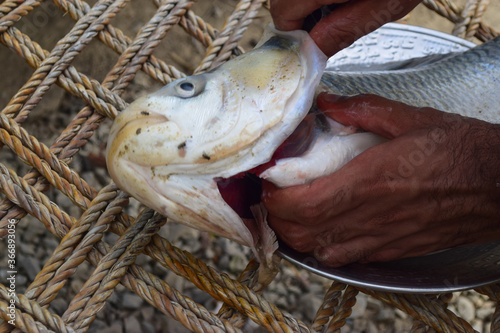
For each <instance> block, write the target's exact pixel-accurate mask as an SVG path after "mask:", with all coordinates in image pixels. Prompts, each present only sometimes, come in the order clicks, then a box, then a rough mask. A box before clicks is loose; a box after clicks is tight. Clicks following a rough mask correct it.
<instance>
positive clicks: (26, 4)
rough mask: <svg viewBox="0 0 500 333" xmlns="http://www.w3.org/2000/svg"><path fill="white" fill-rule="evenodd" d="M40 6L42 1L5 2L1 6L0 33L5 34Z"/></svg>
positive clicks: (19, 0)
mask: <svg viewBox="0 0 500 333" xmlns="http://www.w3.org/2000/svg"><path fill="white" fill-rule="evenodd" d="M38 6H40V1H35V0H28V1H21V0H11V1H4V2H3V3H2V4H1V5H0V33H3V32H4V31H5V30H7V29H8V28H9V27H11V26H13V25H14V23H16V22H17V21H19V20H20V19H21V18H22V17H23V16H26V15H27V14H28V13H29V12H31V11H32V10H33V9H35V7H38Z"/></svg>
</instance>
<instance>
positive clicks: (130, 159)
mask: <svg viewBox="0 0 500 333" xmlns="http://www.w3.org/2000/svg"><path fill="white" fill-rule="evenodd" d="M326 61H327V57H326V56H325V55H324V54H323V53H322V52H321V50H319V48H318V47H317V46H316V45H315V43H314V42H313V41H312V39H311V38H310V36H309V35H308V34H307V33H306V32H305V31H301V30H297V31H291V32H283V31H278V30H276V29H274V28H273V27H272V26H271V27H269V28H268V29H267V30H266V32H265V33H264V35H263V37H262V39H261V41H260V42H259V43H258V44H257V46H256V47H255V48H254V49H253V50H251V51H249V52H247V53H244V54H242V55H240V56H238V57H236V58H234V59H231V60H229V61H227V62H226V63H224V64H222V65H221V66H219V67H217V68H216V69H214V70H211V71H210V72H207V73H203V74H197V75H193V76H188V77H186V78H182V79H179V80H176V81H173V82H171V83H169V84H168V85H166V86H164V87H163V88H161V89H160V90H158V91H157V92H154V93H152V94H149V95H146V96H143V97H140V98H139V99H137V100H135V101H134V102H132V103H131V104H130V105H129V106H128V107H127V108H126V109H125V110H124V111H123V112H121V113H120V115H119V116H118V117H117V118H116V119H115V121H114V123H113V125H112V128H111V131H110V135H109V138H108V144H107V151H106V161H107V166H108V171H109V173H110V175H111V178H112V179H113V180H114V182H115V183H116V184H117V185H118V186H119V187H120V188H121V189H122V190H124V191H125V192H127V193H128V194H130V195H131V196H133V197H135V198H136V199H137V200H139V201H140V202H142V203H143V204H145V205H146V206H148V207H150V208H153V209H154V210H156V211H158V212H160V213H162V214H163V215H165V216H167V217H168V218H169V220H170V221H174V222H178V223H183V224H186V225H188V226H190V227H193V228H196V229H198V230H204V231H208V232H210V233H212V234H215V235H219V236H222V237H226V238H229V239H232V240H234V241H236V242H238V243H240V244H243V245H245V246H248V247H250V248H251V249H252V251H253V253H254V255H255V257H256V258H257V260H258V261H259V262H260V269H259V282H261V283H268V282H269V281H270V280H272V278H273V277H274V275H275V274H276V272H277V270H278V268H277V267H278V263H279V256H278V255H277V254H276V250H277V248H278V242H277V239H276V236H275V234H274V232H273V231H272V229H271V228H270V227H269V226H268V225H267V222H266V214H267V212H266V211H265V208H264V207H263V205H262V204H261V203H260V196H261V190H262V187H261V181H262V179H265V180H267V181H270V182H272V183H274V184H275V185H277V186H279V187H289V186H295V185H299V184H306V183H310V182H312V181H314V180H315V179H317V178H319V177H321V176H324V175H327V174H330V173H333V172H335V171H336V170H338V169H339V168H340V167H342V166H343V165H345V164H346V163H347V162H348V161H350V160H351V159H352V158H354V157H355V156H356V155H358V154H360V153H361V152H363V151H364V150H366V149H368V148H370V147H372V146H374V145H377V144H380V143H382V142H385V141H387V140H386V139H385V138H383V137H380V136H378V135H376V134H373V133H369V132H359V131H357V130H354V129H352V128H350V127H346V126H344V125H341V124H339V123H336V122H335V121H333V120H331V119H329V118H327V117H325V116H324V115H323V114H322V113H321V112H320V111H319V110H317V108H316V106H315V103H314V101H315V98H316V97H317V95H318V94H319V93H320V92H323V91H327V92H330V93H334V94H337V95H346V96H352V95H357V94H366V93H370V94H375V95H379V96H383V97H386V98H390V99H393V100H398V101H401V102H404V103H407V104H410V105H414V106H427V107H433V108H437V109H440V110H443V111H447V112H455V113H459V114H462V115H465V116H471V117H475V118H479V119H483V120H486V121H490V122H498V120H499V119H500V108H499V107H498V105H500V94H498V89H499V88H500V39H498V38H497V39H495V40H493V41H491V42H488V43H485V44H483V45H481V46H478V47H476V48H474V49H472V50H470V51H466V52H464V53H459V54H452V55H447V56H443V57H442V58H440V59H438V60H435V61H431V62H423V64H420V65H416V66H406V67H405V68H403V69H398V70H390V71H388V70H379V71H369V72H359V73H345V72H325V66H326ZM472 89H475V90H477V91H481V94H471V90H472ZM325 152H328V153H327V154H325Z"/></svg>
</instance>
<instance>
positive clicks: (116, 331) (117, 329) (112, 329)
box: [94, 321, 140, 333]
mask: <svg viewBox="0 0 500 333" xmlns="http://www.w3.org/2000/svg"><path fill="white" fill-rule="evenodd" d="M94 332H96V331H94ZM139 332H140V331H138V332H137V333H139ZM99 333H123V325H122V323H121V322H119V321H115V322H114V323H113V324H112V325H111V326H109V327H106V328H102V329H100V330H99Z"/></svg>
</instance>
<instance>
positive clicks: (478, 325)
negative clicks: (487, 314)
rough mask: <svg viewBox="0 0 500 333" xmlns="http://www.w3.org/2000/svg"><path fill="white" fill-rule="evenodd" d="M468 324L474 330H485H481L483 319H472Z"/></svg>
mask: <svg viewBox="0 0 500 333" xmlns="http://www.w3.org/2000/svg"><path fill="white" fill-rule="evenodd" d="M470 324H471V326H472V328H473V329H474V330H475V331H477V332H486V331H484V330H483V321H482V320H478V319H474V320H472V321H471V322H470Z"/></svg>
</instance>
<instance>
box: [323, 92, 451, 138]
mask: <svg viewBox="0 0 500 333" xmlns="http://www.w3.org/2000/svg"><path fill="white" fill-rule="evenodd" d="M317 103H318V108H319V109H321V110H323V112H324V113H325V114H326V115H327V116H329V117H330V118H332V119H334V120H335V121H338V122H340V123H342V124H344V125H349V126H354V127H356V128H361V129H363V130H365V131H368V132H373V133H376V134H379V135H381V136H384V137H386V138H388V139H394V138H396V137H399V136H401V135H403V134H405V133H408V132H410V131H414V130H419V129H423V128H427V127H429V126H434V125H436V124H439V123H442V122H443V120H445V119H446V117H447V113H445V112H441V111H438V110H435V109H431V108H419V107H414V106H409V105H406V104H404V103H401V102H396V101H392V100H389V99H386V98H383V97H379V96H375V95H358V96H353V97H343V96H336V95H329V94H320V95H319V96H318V99H317Z"/></svg>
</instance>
